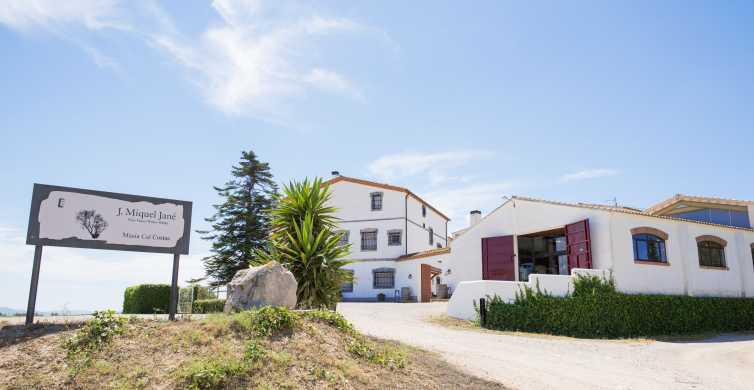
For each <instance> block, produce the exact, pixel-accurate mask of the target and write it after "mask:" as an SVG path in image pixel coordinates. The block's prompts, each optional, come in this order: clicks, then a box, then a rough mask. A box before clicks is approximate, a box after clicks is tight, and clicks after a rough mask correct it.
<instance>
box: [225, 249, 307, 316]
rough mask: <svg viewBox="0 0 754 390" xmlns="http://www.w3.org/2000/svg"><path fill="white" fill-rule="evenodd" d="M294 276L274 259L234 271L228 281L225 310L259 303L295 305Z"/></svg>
mask: <svg viewBox="0 0 754 390" xmlns="http://www.w3.org/2000/svg"><path fill="white" fill-rule="evenodd" d="M296 287H297V283H296V278H294V277H293V274H292V273H291V271H288V270H287V269H285V267H283V266H282V265H280V264H279V263H277V262H275V261H271V262H269V263H267V264H265V265H262V266H259V267H251V268H247V269H242V270H240V271H238V272H236V274H235V276H233V280H231V281H230V284H228V299H227V300H226V301H225V310H224V311H225V312H226V313H230V312H233V311H237V310H248V309H252V308H258V307H262V306H286V307H288V308H290V309H293V308H294V307H296Z"/></svg>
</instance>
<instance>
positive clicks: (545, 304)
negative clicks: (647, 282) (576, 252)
mask: <svg viewBox="0 0 754 390" xmlns="http://www.w3.org/2000/svg"><path fill="white" fill-rule="evenodd" d="M477 310H478V308H477ZM484 326H485V327H487V328H489V329H496V330H506V331H521V332H532V333H547V334H553V335H561V336H573V337H582V338H636V337H656V336H677V335H698V334H705V333H724V332H739V331H752V330H754V299H752V298H711V297H689V296H670V295H629V294H623V293H620V292H618V291H616V289H615V282H614V281H613V280H612V279H608V280H605V279H603V278H600V277H598V276H579V277H577V278H575V279H574V291H573V294H571V295H570V296H567V297H553V296H550V295H548V294H546V293H545V292H542V291H541V290H540V289H539V288H537V287H534V288H525V289H524V290H522V291H521V292H520V293H519V294H517V296H516V300H515V302H514V303H505V302H503V301H502V299H500V298H499V297H497V296H495V297H492V298H490V300H489V303H488V305H487V318H486V323H485V324H484Z"/></svg>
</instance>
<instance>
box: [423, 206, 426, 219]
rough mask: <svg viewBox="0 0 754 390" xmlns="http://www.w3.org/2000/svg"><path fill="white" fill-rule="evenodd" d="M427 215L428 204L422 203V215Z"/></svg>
mask: <svg viewBox="0 0 754 390" xmlns="http://www.w3.org/2000/svg"><path fill="white" fill-rule="evenodd" d="M426 216H427V206H425V205H422V217H426Z"/></svg>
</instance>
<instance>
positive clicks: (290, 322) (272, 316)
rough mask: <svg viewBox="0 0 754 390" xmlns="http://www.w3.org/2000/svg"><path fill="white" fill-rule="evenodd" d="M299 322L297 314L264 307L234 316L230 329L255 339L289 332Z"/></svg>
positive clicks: (284, 308)
mask: <svg viewBox="0 0 754 390" xmlns="http://www.w3.org/2000/svg"><path fill="white" fill-rule="evenodd" d="M298 321H299V315H298V313H296V312H294V311H292V310H290V309H288V308H287V307H272V306H264V307H262V308H259V309H257V310H249V311H244V312H241V313H237V314H234V315H233V317H232V320H231V327H232V328H234V329H236V330H240V331H242V332H245V333H247V334H249V335H251V336H255V337H269V336H274V335H276V334H278V333H280V332H286V331H288V332H290V331H293V328H294V327H295V326H296V324H297V323H298Z"/></svg>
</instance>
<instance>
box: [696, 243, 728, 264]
mask: <svg viewBox="0 0 754 390" xmlns="http://www.w3.org/2000/svg"><path fill="white" fill-rule="evenodd" d="M697 247H698V248H699V265H701V266H704V267H719V268H725V247H723V246H722V245H720V244H719V243H717V242H713V241H701V242H699V243H698V244H697Z"/></svg>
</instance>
